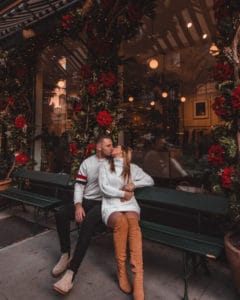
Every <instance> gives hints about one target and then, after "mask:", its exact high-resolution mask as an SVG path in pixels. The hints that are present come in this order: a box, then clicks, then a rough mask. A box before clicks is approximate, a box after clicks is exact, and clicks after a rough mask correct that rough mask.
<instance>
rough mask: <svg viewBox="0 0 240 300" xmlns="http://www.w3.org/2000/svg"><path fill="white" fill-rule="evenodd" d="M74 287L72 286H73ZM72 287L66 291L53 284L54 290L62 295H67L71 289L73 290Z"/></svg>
mask: <svg viewBox="0 0 240 300" xmlns="http://www.w3.org/2000/svg"><path fill="white" fill-rule="evenodd" d="M71 289H72V288H71ZM71 289H70V290H68V291H67V292H65V291H63V290H61V289H59V288H58V287H56V286H53V290H54V291H55V292H58V293H60V294H61V295H67V294H68V293H69V292H70V291H71Z"/></svg>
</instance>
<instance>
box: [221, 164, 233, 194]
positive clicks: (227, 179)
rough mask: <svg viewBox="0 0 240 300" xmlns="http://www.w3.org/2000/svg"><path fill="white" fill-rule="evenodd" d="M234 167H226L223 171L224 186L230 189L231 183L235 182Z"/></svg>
mask: <svg viewBox="0 0 240 300" xmlns="http://www.w3.org/2000/svg"><path fill="white" fill-rule="evenodd" d="M234 173H235V172H234V169H233V168H231V167H225V168H224V169H223V170H222V173H221V180H222V187H223V188H225V189H230V188H231V187H230V185H231V183H232V182H233V176H234Z"/></svg>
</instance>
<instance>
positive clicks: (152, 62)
mask: <svg viewBox="0 0 240 300" xmlns="http://www.w3.org/2000/svg"><path fill="white" fill-rule="evenodd" d="M148 65H149V68H150V69H153V70H155V69H157V67H158V60H157V59H156V58H151V59H150V60H149V63H148Z"/></svg>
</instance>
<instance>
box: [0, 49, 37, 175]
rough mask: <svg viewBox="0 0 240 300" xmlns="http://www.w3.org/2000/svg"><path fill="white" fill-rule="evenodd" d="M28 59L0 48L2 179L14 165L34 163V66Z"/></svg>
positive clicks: (0, 159) (0, 154)
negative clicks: (31, 156) (31, 157)
mask: <svg viewBox="0 0 240 300" xmlns="http://www.w3.org/2000/svg"><path fill="white" fill-rule="evenodd" d="M29 51H31V49H28V50H27V51H26V52H25V54H26V55H28V54H29ZM28 62H29V60H28V59H27V58H26V56H25V55H24V56H19V55H18V50H17V49H12V50H9V51H7V50H1V51H0V74H1V75H0V83H1V84H0V95H1V98H0V100H1V101H0V103H1V107H0V124H1V127H2V145H1V153H0V163H1V171H0V178H1V179H4V178H8V177H9V176H10V175H11V174H10V173H11V172H9V170H10V169H11V171H12V170H13V168H11V166H13V165H14V166H15V165H17V166H20V165H26V164H27V163H30V162H31V160H30V154H31V146H32V141H33V103H32V99H33V95H32V91H33V89H32V86H33V77H34V67H33V66H34V65H32V61H31V63H30V64H28Z"/></svg>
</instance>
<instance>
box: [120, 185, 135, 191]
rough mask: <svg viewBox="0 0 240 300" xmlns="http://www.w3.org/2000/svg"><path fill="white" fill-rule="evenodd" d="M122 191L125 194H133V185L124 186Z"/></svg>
mask: <svg viewBox="0 0 240 300" xmlns="http://www.w3.org/2000/svg"><path fill="white" fill-rule="evenodd" d="M122 190H123V191H127V192H133V191H134V190H135V185H134V184H133V183H128V184H125V185H124V186H123V188H122Z"/></svg>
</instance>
